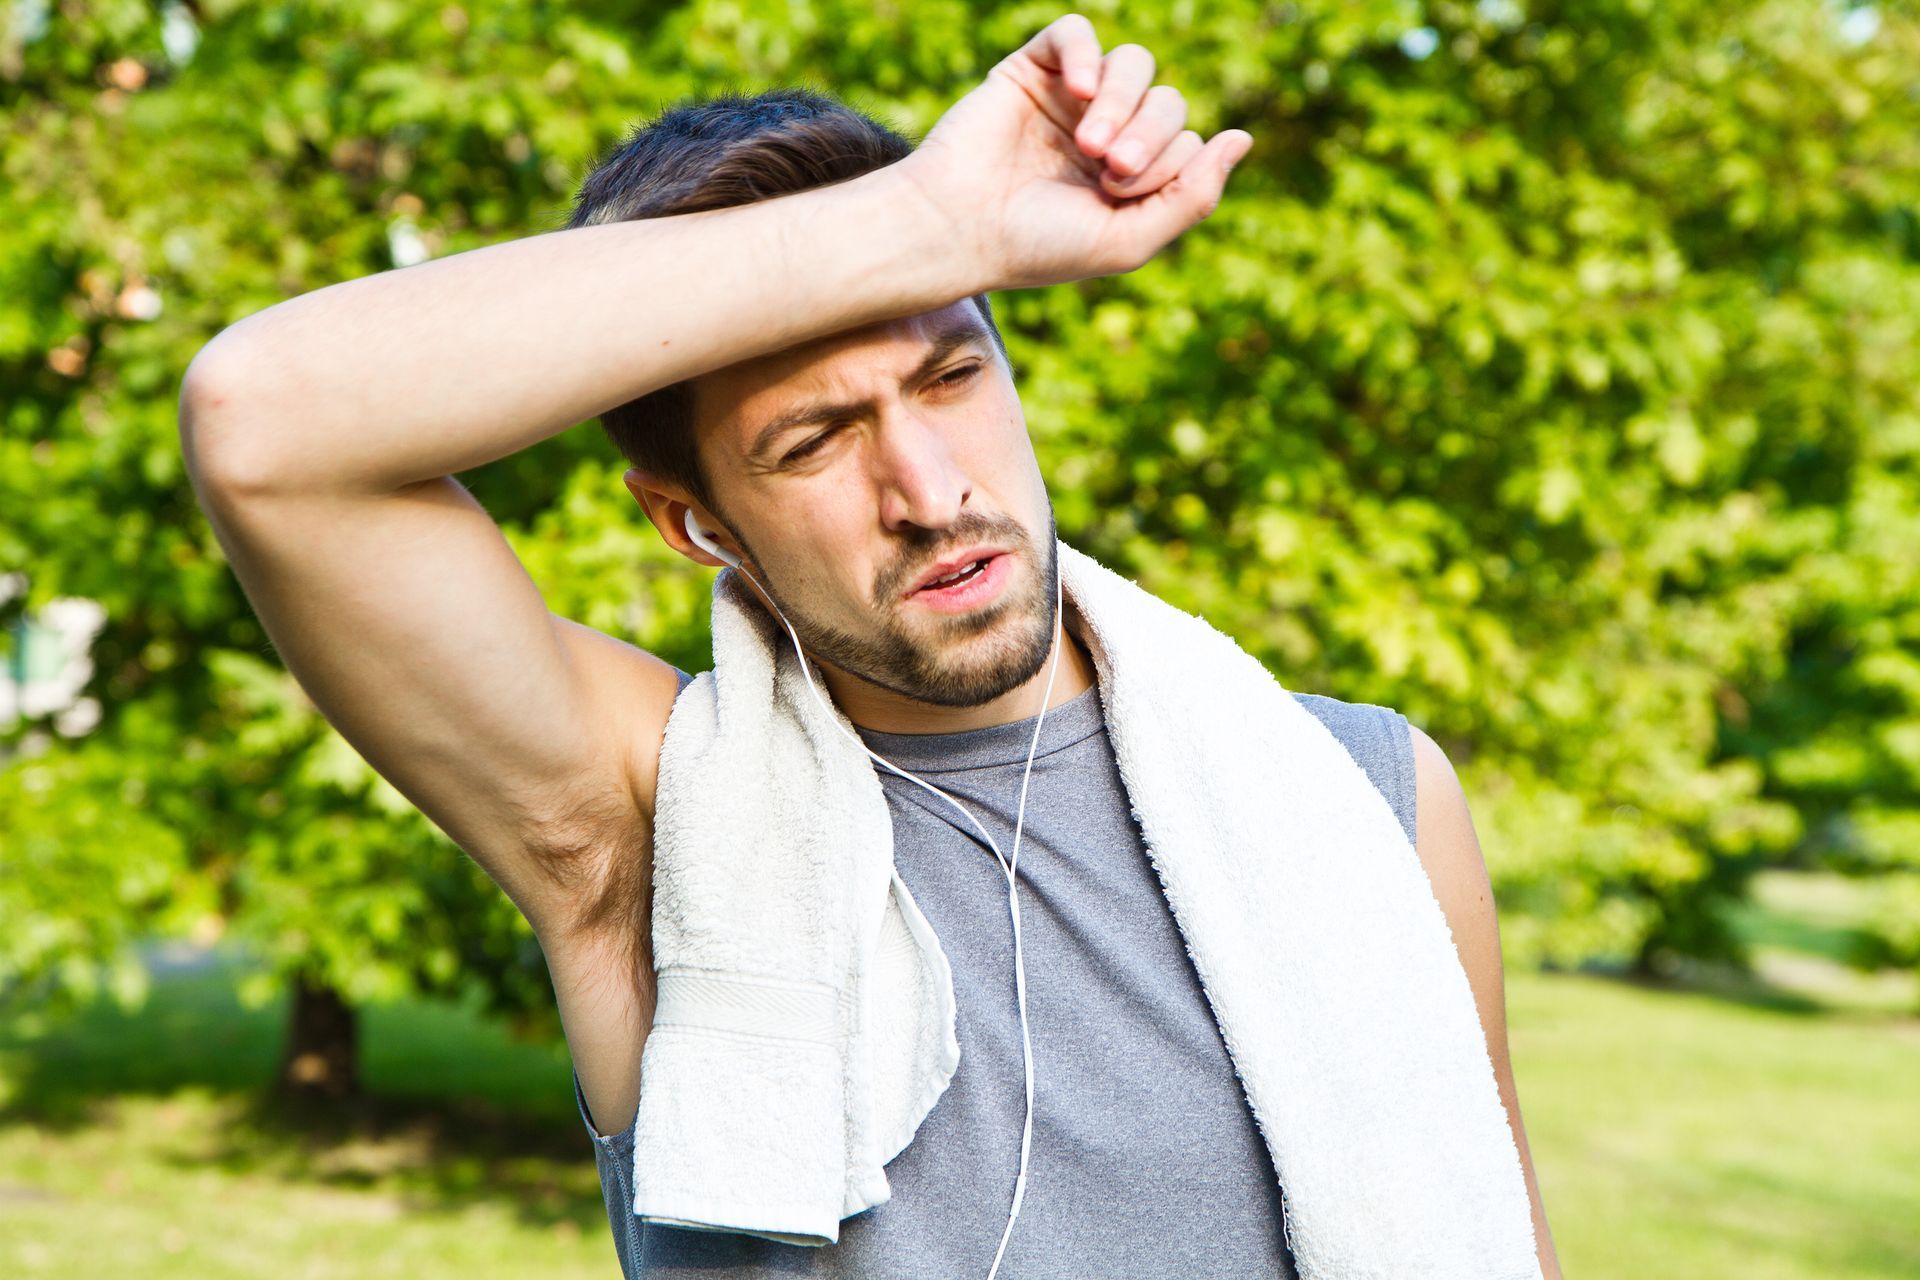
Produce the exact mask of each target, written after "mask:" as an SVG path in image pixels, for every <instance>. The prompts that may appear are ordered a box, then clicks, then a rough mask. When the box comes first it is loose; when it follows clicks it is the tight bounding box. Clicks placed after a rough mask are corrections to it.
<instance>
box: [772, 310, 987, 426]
mask: <svg viewBox="0 0 1920 1280" xmlns="http://www.w3.org/2000/svg"><path fill="white" fill-rule="evenodd" d="M988 341H989V335H988V334H987V330H986V328H985V326H983V325H981V324H979V323H977V322H971V321H963V322H961V323H959V324H954V325H949V326H948V327H947V328H945V329H941V330H939V331H937V332H936V333H935V334H934V335H933V340H932V342H931V343H929V344H928V346H927V353H926V355H924V356H922V357H921V359H920V363H919V364H917V365H915V366H914V367H913V371H912V372H911V373H909V374H908V375H907V376H906V378H905V379H904V380H903V382H902V383H901V385H902V386H911V385H913V384H914V383H917V382H919V381H920V380H921V379H923V378H925V377H926V376H927V375H928V374H930V373H932V372H933V371H934V370H935V369H937V368H939V367H940V364H941V362H943V361H944V360H946V358H947V357H948V356H950V355H952V354H953V353H954V352H956V351H958V350H959V349H960V348H962V347H964V346H967V345H968V344H969V343H978V344H979V345H981V346H985V345H986V344H987V342H988ZM871 408H873V401H872V400H854V401H849V402H847V403H845V404H821V403H814V404H803V405H799V406H797V407H795V408H792V409H789V410H787V411H786V412H785V413H782V414H778V415H776V416H775V417H774V418H773V419H772V420H770V421H769V422H768V423H767V424H766V425H765V426H763V427H761V428H760V430H759V431H757V432H755V433H754V437H753V443H752V445H750V446H749V447H748V449H747V458H748V460H749V461H752V460H757V459H758V458H760V457H761V455H762V454H764V453H765V452H766V450H767V448H768V446H770V445H771V444H772V443H773V442H774V441H775V440H777V439H778V438H779V437H780V436H781V435H783V434H785V433H786V432H788V431H791V430H793V429H794V428H795V427H807V426H812V425H814V424H815V423H820V422H828V421H832V420H833V419H836V418H850V417H853V416H855V415H857V414H861V413H864V412H866V411H868V410H870V409H871Z"/></svg>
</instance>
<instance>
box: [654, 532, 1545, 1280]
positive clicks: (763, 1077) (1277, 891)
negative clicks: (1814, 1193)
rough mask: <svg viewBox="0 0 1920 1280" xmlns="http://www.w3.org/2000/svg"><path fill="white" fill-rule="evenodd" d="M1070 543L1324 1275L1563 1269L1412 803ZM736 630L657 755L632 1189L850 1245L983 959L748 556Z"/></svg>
mask: <svg viewBox="0 0 1920 1280" xmlns="http://www.w3.org/2000/svg"><path fill="white" fill-rule="evenodd" d="M1058 546H1059V555H1060V573H1061V590H1062V593H1063V595H1064V596H1065V599H1066V604H1067V623H1068V625H1069V627H1070V628H1071V629H1073V630H1074V632H1075V634H1077V635H1079V637H1080V638H1081V640H1082V641H1083V642H1084V643H1085V644H1086V646H1087V648H1088V650H1089V651H1090V652H1091V654H1092V655H1093V661H1094V666H1095V670H1096V672H1097V676H1098V681H1099V686H1100V704H1101V709H1102V712H1103V714H1104V716H1105V719H1106V726H1107V731H1108V737H1109V740H1110V741H1111V742H1112V744H1113V749H1114V754H1115V756H1116V758H1117V760H1118V763H1119V768H1120V774H1121V778H1122V780H1123V782H1124V783H1125V785H1126V789H1127V794H1128V796H1129V798H1130V800H1131V801H1132V804H1133V809H1134V815H1135V817H1136V818H1137V820H1138V821H1139V824H1140V828H1141V832H1142V834H1143V836H1144V837H1145V841H1146V845H1147V849H1148V852H1149V855H1150V856H1151V858H1152V860H1153V865H1154V867H1155V869H1156V871H1157V872H1158V873H1159V876H1160V880H1161V884H1162V886H1163V887H1164V889H1165V892H1166V897H1167V901H1168V903H1169V905H1170V906H1171V908H1172V911H1173V915H1174V919H1175V921H1176V923H1177V924H1178V925H1179V927H1180V930H1181V933H1182V935H1183V936H1184V938H1185V940H1186V944H1187V950H1188V953H1189V954H1190V955H1191V956H1192V958H1193V962H1194V966H1195V968H1196V970H1197V972H1198V974H1199V977H1200V980H1201V983H1202V985H1203V987H1204V988H1205V991H1206V994H1207V998H1208V1000H1209V1001H1210V1003H1211V1004H1212V1007H1213V1012H1214V1016H1215V1019H1216V1020H1217V1022H1218V1023H1219V1026H1220V1030H1221V1033H1222V1037H1223V1039H1224V1040H1225V1042H1226V1046H1227V1049H1228V1051H1229V1053H1230V1054H1231V1056H1232V1058H1233V1062H1234V1066H1235V1068H1236V1070H1237V1072H1238V1073H1239V1077H1240V1080H1241V1084H1242V1086H1243V1088H1244V1090H1245V1093H1246V1097H1247V1101H1248V1105H1249V1106H1250V1108H1251V1109H1252V1112H1253V1115H1254V1118H1255V1120H1256V1122H1257V1123H1258V1126H1259V1129H1260V1132H1261V1135H1262V1137H1263V1138H1264V1139H1265V1141H1266V1146H1267V1150H1268V1153H1269V1155H1270V1156H1271V1157H1272V1159H1273V1164H1274V1168H1275V1170H1276V1172H1277V1174H1278V1178H1279V1183H1280V1186H1281V1191H1282V1200H1283V1203H1284V1205H1285V1217H1286V1221H1285V1222H1284V1224H1283V1226H1284V1229H1285V1234H1286V1238H1287V1241H1288V1243H1289V1245H1290V1246H1291V1248H1292V1249H1293V1252H1294V1261H1295V1265H1296V1268H1297V1270H1298V1271H1299V1274H1300V1276H1301V1278H1302V1280H1336V1278H1337V1280H1376V1278H1377V1280H1389V1278H1391V1280H1412V1278H1414V1277H1418V1278H1419V1280H1452V1278H1454V1277H1458V1280H1468V1278H1469V1277H1471V1280H1522V1278H1525V1280H1538V1278H1539V1275H1540V1269H1539V1264H1538V1261H1537V1256H1536V1251H1535V1244H1534V1235H1533V1220H1532V1211H1531V1202H1530V1201H1529V1199H1528V1196H1527V1191H1526V1184H1525V1179H1524V1175H1523V1172H1522V1169H1521V1166H1520V1156H1519V1151H1518V1148H1517V1147H1516V1145H1515V1142H1514V1138H1513V1132H1512V1130H1511V1128H1510V1127H1509V1125H1508V1122H1507V1115H1506V1110H1505V1108H1504V1107H1503V1106H1502V1104H1501V1102H1500V1097H1499V1092H1498V1089H1497V1087H1496V1084H1495V1080H1494V1074H1493V1064H1492V1060H1491V1059H1490V1057H1489V1056H1488V1053H1487V1045H1486V1039H1485V1035H1484V1033H1483V1031H1482V1029H1481V1026H1480V1021H1479V1017H1478V1015H1477V1013H1476V1010H1475V1007H1474V1003H1473V994H1472V991H1471V989H1470V988H1469V986H1468V984H1467V978H1466V973H1465V971H1464V969H1463V968H1462V967H1461V965H1460V960H1459V956H1458V954H1457V952H1456V951H1455V949H1454V945H1453V941H1452V936H1451V933H1450V931H1449V929H1448V926H1447V922H1446V918H1445V916H1444V914H1443V913H1442V911H1441V908H1440V904H1439V902H1438V901H1437V900H1436V899H1435V898H1434V896H1433V891H1432V886H1431V885H1430V883H1429V882H1428V880H1427V878H1426V874H1425V872H1424V870H1423V868H1422V867H1421V865H1420V862H1419V859H1418V855H1417V854H1416V853H1415V851H1414V849H1413V846H1412V844H1411V843H1410V842H1409V841H1408V840H1407V837H1406V834H1405V832H1404V831H1403V830H1402V829H1401V827H1400V824H1399V822H1398V820H1397V819H1396V818H1395V817H1394V815H1393V812H1392V810H1391V808H1390V807H1389V806H1388V804H1387V801H1386V798H1385V797H1384V796H1382V795H1381V794H1380V792H1379V791H1378V790H1377V789H1376V788H1375V787H1374V786H1373V784H1372V783H1371V781H1369V779H1368V778H1367V776H1366V773H1365V771H1364V770H1362V769H1361V767H1360V766H1359V764H1357V763H1356V762H1355V761H1354V759H1353V757H1352V756H1351V755H1349V754H1348V753H1347V751H1346V749H1345V748H1344V747H1343V746H1342V745H1341V744H1340V742H1339V741H1338V739H1336V738H1335V737H1334V736H1333V735H1332V734H1331V733H1330V732H1329V731H1328V730H1327V729H1326V727H1325V726H1324V725H1322V724H1321V723H1320V721H1319V720H1318V719H1317V718H1316V717H1315V716H1314V715H1313V714H1312V713H1311V712H1309V711H1307V710H1306V709H1305V708H1304V707H1302V706H1300V705H1299V703H1298V702H1297V701H1295V699H1294V698H1293V697H1292V696H1291V695H1290V694H1289V693H1288V692H1287V690H1286V689H1284V688H1283V687H1282V686H1281V685H1280V683H1279V682H1278V681H1276V680H1275V679H1274V678H1273V676H1272V675H1271V674H1270V673H1269V672H1268V671H1267V670H1266V669H1265V668H1264V667H1263V666H1262V665H1261V664H1260V663H1259V662H1258V661H1257V660H1256V659H1254V658H1253V657H1252V656H1251V655H1249V654H1247V653H1246V652H1245V651H1244V650H1242V649H1241V648H1240V647H1239V646H1238V645H1237V644H1235V643H1234V642H1233V641H1232V640H1231V639H1230V638H1228V637H1227V636H1225V635H1223V634H1222V633H1220V632H1219V631H1217V630H1215V629H1214V628H1213V627H1212V626H1211V625H1209V624H1208V623H1207V622H1205V621H1204V620H1202V619H1200V618H1196V617H1194V616H1192V615H1190V614H1186V613H1183V612H1181V611H1180V610H1178V609H1175V608H1174V607H1173V606H1171V605H1169V604H1167V603H1165V602H1164V601H1162V600H1160V599H1158V598H1156V597H1155V596H1153V595H1151V594H1150V593H1148V592H1146V591H1144V590H1142V589H1141V588H1140V587H1138V586H1136V585H1135V584H1133V583H1132V582H1129V581H1128V580H1127V579H1125V578H1122V577H1120V576H1119V575H1118V574H1115V573H1113V572H1112V571H1110V570H1108V569H1106V568H1105V567H1104V566H1102V565H1100V564H1098V563H1097V562H1095V561H1094V560H1092V559H1091V558H1089V557H1087V556H1085V555H1083V554H1081V553H1080V552H1077V551H1075V550H1074V549H1073V548H1071V547H1069V546H1067V545H1066V543H1064V542H1061V543H1059V544H1058ZM713 636H714V669H713V670H712V671H711V672H706V673H702V674H701V675H700V676H698V677H696V678H695V680H694V681H693V683H691V684H690V685H688V686H687V688H686V689H685V690H683V691H682V693H681V694H680V697H679V700H678V701H677V702H676V703H675V704H674V709H673V714H672V716H671V717H670V719H669V720H668V723H667V731H666V737H665V741H664V744H663V747H662V752H661V759H660V778H659V788H658V799H657V805H656V818H655V826H654V850H653V857H654V902H653V958H654V964H655V968H656V970H657V973H658V976H659V1000H658V1005H657V1009H656V1012H655V1015H654V1021H653V1027H652V1030H651V1033H650V1034H649V1036H648V1038H647V1042H646V1047H645V1050H644V1051H643V1054H642V1062H641V1083H640V1105H639V1113H638V1116H637V1118H636V1120H635V1129H634V1134H635V1136H634V1189H635V1191H634V1204H633V1209H634V1212H635V1213H636V1214H638V1215H640V1216H641V1217H642V1218H643V1219H645V1220H646V1221H649V1222H657V1223H665V1224H668V1225H672V1226H678V1227H691V1228H698V1229H704V1230H717V1231H732V1232H739V1233H743V1234H749V1235H758V1236H764V1237H767V1238H770V1239H774V1240H779V1241H783V1242H786V1243H790V1244H807V1245H824V1244H829V1243H833V1242H837V1241H838V1240H839V1234H840V1220H841V1219H842V1218H844V1217H847V1216H849V1215H851V1214H855V1213H859V1212H861V1211H862V1210H865V1209H869V1208H872V1207H873V1206H875V1205H878V1204H883V1203H885V1201H886V1200H887V1199H888V1198H889V1197H890V1196H891V1194H892V1191H891V1188H890V1187H889V1185H888V1182H887V1177H886V1172H885V1169H884V1167H883V1166H884V1165H885V1164H886V1163H887V1162H888V1161H889V1160H891V1159H892V1158H893V1157H894V1156H895V1155H896V1154H898V1153H899V1152H900V1150H901V1149H902V1148H904V1147H905V1146H906V1144H907V1143H908V1142H909V1141H911V1140H912V1138H913V1135H914V1132H915V1130H916V1129H917V1128H918V1127H919V1124H920V1121H921V1120H922V1119H923V1118H924V1117H925V1116H926V1114H927V1113H928V1112H929V1111H930V1110H932V1108H933V1105H934V1103H935V1102H936V1101H937V1100H938V1098H939V1097H940V1094H941V1092H942V1091H943V1090H944V1089H945V1088H946V1086H947V1082H948V1081H949V1080H951V1079H952V1076H953V1072H954V1069H955V1068H956V1067H957V1066H958V1065H959V1060H960V1047H959V1042H958V1040H957V1039H956V1037H955V1030H954V1026H955V1019H954V1012H955V1006H954V995H953V980H952V971H951V969H950V967H949V965H948V962H947V957H946V954H945V952H944V951H942V950H941V947H940V943H939V939H938V938H937V937H936V936H935V935H934V933H933V930H932V928H931V926H930V925H929V924H928V923H927V920H926V917H925V916H924V915H922V914H921V912H920V910H919V908H918V907H917V906H915V904H914V902H913V897H912V894H910V893H909V892H908V890H907V886H906V884H905V882H904V881H903V880H901V879H900V877H899V875H898V874H897V872H896V871H895V870H894V866H893V829H892V820H891V818H890V816H889V813H888V809H887V803H886V797H885V794H884V792H883V791H882V789H881V786H880V782H879V779H878V778H877V777H876V776H875V772H874V769H875V766H874V765H873V764H872V763H871V761H869V760H868V758H867V757H866V756H865V755H864V754H863V753H862V752H861V751H860V749H859V748H858V747H857V746H855V745H854V743H853V742H852V741H850V740H849V739H848V738H847V737H845V736H844V735H843V734H842V733H841V732H840V731H839V730H838V729H836V728H835V727H834V726H833V724H832V723H831V722H830V721H829V719H828V716H827V712H826V711H825V709H824V708H822V707H821V705H820V704H819V703H818V702H816V701H815V699H814V697H813V695H812V693H811V692H810V691H809V690H808V688H807V685H806V681H805V678H804V677H803V675H802V674H801V671H800V667H799V660H798V659H797V658H796V656H795V654H794V652H793V648H792V645H791V642H790V641H789V638H788V637H787V634H786V632H785V630H784V629H782V628H781V627H780V625H779V623H778V622H776V621H775V620H774V619H773V618H772V617H771V616H770V615H768V614H767V613H766V612H765V610H764V609H763V607H762V606H761V605H760V603H759V602H758V601H757V600H756V599H754V598H753V597H752V595H751V594H750V592H748V590H747V589H746V587H745V585H744V583H742V582H741V581H740V580H739V577H738V575H737V574H736V573H735V572H733V571H732V570H727V571H724V572H723V573H721V575H720V576H719V577H718V578H717V579H716V581H715V583H714V590H713ZM815 678H816V679H818V675H817V668H816V677H815ZM822 687H823V688H824V685H823V686H822ZM834 715H835V716H836V717H837V718H839V719H840V720H841V723H842V724H848V725H849V727H851V725H850V722H848V721H846V719H845V717H844V715H842V714H841V713H840V712H838V711H837V710H836V711H835V712H834ZM1007 961H1008V964H1009V965H1011V964H1012V961H1013V957H1012V950H1011V943H1009V950H1008V955H1007ZM1007 1189H1008V1191H1009V1194H1011V1190H1012V1171H1011V1170H1009V1171H1008V1188H1007ZM1018 1229H1019V1227H1018V1225H1017V1224H1016V1226H1015V1230H1018Z"/></svg>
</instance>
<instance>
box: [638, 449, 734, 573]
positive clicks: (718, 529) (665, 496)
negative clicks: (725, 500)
mask: <svg viewBox="0 0 1920 1280" xmlns="http://www.w3.org/2000/svg"><path fill="white" fill-rule="evenodd" d="M621 479H622V480H624V481H625V482H626V485H627V492H629V493H631V494H632V495H633V496H634V500H635V501H637V502H638V503H639V504H640V506H641V508H642V509H643V510H645V511H646V513H647V519H649V520H651V521H653V527H654V528H655V529H657V530H659V532H660V540H661V541H662V542H665V543H666V544H667V545H668V546H670V547H672V548H673V549H674V550H675V551H678V552H679V553H680V554H681V555H683V556H685V557H686V558H687V559H689V560H691V561H693V562H694V563H695V564H704V565H707V566H708V567H710V568H714V569H723V568H725V567H726V561H724V560H721V559H719V558H718V557H716V556H714V555H713V554H712V553H711V552H708V551H703V550H701V549H700V548H699V547H697V546H695V545H694V542H693V539H691V538H689V537H688V536H687V526H686V519H687V512H688V511H692V512H693V518H694V519H695V520H698V521H699V522H700V527H701V528H703V529H707V530H711V531H712V532H713V533H714V534H715V535H717V536H716V541H718V542H719V543H720V545H721V546H723V547H726V548H727V550H729V551H733V552H734V554H735V555H738V554H739V552H738V551H736V550H735V549H734V547H733V545H732V544H733V538H732V537H731V535H729V534H727V533H726V532H725V529H724V527H723V526H722V525H721V524H720V522H719V520H717V519H716V518H715V517H714V516H713V515H712V514H711V513H710V512H708V511H707V509H706V508H705V507H702V506H700V505H699V504H698V503H696V502H694V501H692V495H691V494H689V493H687V492H686V491H685V490H684V489H681V488H680V487H679V486H678V485H675V484H671V483H669V482H667V481H666V480H663V479H661V478H660V477H659V476H657V475H654V474H653V473H652V472H650V471H642V470H641V469H640V468H639V467H628V468H627V472H626V474H625V475H624V476H622V477H621Z"/></svg>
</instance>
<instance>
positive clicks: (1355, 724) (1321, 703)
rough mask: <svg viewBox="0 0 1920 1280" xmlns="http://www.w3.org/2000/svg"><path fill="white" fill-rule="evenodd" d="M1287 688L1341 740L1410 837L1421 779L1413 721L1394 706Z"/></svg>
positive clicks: (1296, 699)
mask: <svg viewBox="0 0 1920 1280" xmlns="http://www.w3.org/2000/svg"><path fill="white" fill-rule="evenodd" d="M1288 692H1290V693H1292V694H1293V698H1294V701H1296V702H1298V703H1299V704H1300V705H1301V706H1302V707H1305V708H1306V709H1307V710H1308V711H1311V712H1312V713H1313V714H1314V716H1315V717H1316V718H1317V719H1318V720H1319V721H1320V723H1321V724H1323V725H1325V726H1326V727H1327V730H1328V732H1330V733H1332V734H1333V736H1334V737H1335V738H1337V739H1339V742H1340V745H1341V746H1343V747H1345V748H1346V749H1347V754H1348V755H1350V756H1352V757H1353V759H1354V762H1355V763H1356V764H1358V765H1359V766H1360V767H1361V768H1362V769H1364V770H1365V771H1366V774H1367V777H1368V779H1369V780H1371V781H1372V783H1373V785H1374V786H1375V787H1376V788H1378V789H1379V791H1380V794H1381V795H1383V796H1385V797H1386V799H1387V804H1388V805H1389V806H1390V807H1391V808H1392V809H1393V811H1394V814H1395V816H1396V817H1398V818H1399V819H1400V823H1401V826H1402V827H1403V828H1404V829H1405V830H1406V831H1407V838H1408V839H1412V838H1413V832H1414V821H1415V804H1414V799H1415V788H1416V784H1417V779H1416V776H1415V773H1414V755H1413V728H1412V724H1411V722H1409V721H1408V719H1407V718H1406V717H1405V716H1404V715H1402V714H1400V712H1398V711H1396V710H1394V709H1393V708H1392V707H1388V706H1382V705H1380V704H1378V703H1372V702H1347V701H1345V700H1343V699H1340V698H1335V697H1331V696H1329V695H1327V694H1323V693H1302V692H1299V691H1297V690H1289V691H1288Z"/></svg>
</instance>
